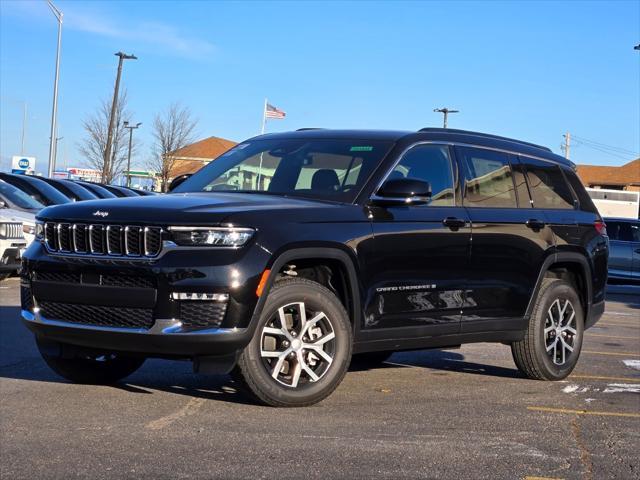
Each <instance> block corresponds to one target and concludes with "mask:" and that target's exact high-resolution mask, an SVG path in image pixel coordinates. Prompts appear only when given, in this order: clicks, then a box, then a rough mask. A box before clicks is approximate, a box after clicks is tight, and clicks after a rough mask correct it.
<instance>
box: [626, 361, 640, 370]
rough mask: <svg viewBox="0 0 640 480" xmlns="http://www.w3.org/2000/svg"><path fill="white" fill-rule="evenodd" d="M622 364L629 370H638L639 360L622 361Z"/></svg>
mask: <svg viewBox="0 0 640 480" xmlns="http://www.w3.org/2000/svg"><path fill="white" fill-rule="evenodd" d="M622 363H624V364H625V365H626V366H627V367H629V368H635V369H636V370H640V360H623V361H622Z"/></svg>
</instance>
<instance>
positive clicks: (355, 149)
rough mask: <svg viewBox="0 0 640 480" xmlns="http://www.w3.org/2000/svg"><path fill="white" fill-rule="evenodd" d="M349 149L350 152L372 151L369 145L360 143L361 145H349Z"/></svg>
mask: <svg viewBox="0 0 640 480" xmlns="http://www.w3.org/2000/svg"><path fill="white" fill-rule="evenodd" d="M349 151H350V152H372V151H373V147H372V146H369V145H361V146H356V147H351V148H350V149H349Z"/></svg>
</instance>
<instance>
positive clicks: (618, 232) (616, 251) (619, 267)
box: [606, 220, 640, 280]
mask: <svg viewBox="0 0 640 480" xmlns="http://www.w3.org/2000/svg"><path fill="white" fill-rule="evenodd" d="M606 224H607V235H608V236H609V278H611V279H615V280H631V279H632V278H633V277H634V273H636V272H637V275H638V278H640V270H637V269H638V268H640V265H638V263H637V258H638V257H636V258H634V256H636V255H638V256H640V252H639V253H636V252H635V251H634V250H637V249H640V239H639V240H638V241H637V242H636V243H635V245H634V242H633V236H632V229H631V225H632V224H631V222H626V221H623V220H606ZM635 233H636V234H638V228H637V226H636V228H635ZM634 260H636V261H635V262H634ZM634 267H635V268H634Z"/></svg>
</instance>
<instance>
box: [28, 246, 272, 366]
mask: <svg viewBox="0 0 640 480" xmlns="http://www.w3.org/2000/svg"><path fill="white" fill-rule="evenodd" d="M267 260H268V256H267V254H266V253H265V252H264V250H263V249H255V248H252V249H248V250H244V251H240V250H234V251H229V250H224V251H223V250H222V249H221V250H219V251H217V250H216V251H214V250H213V249H212V250H208V249H186V250H176V251H170V252H167V253H166V254H165V255H163V256H162V257H161V258H157V259H153V260H129V259H120V258H110V257H108V256H105V257H102V258H95V257H91V258H89V257H86V256H85V257H84V258H83V257H74V256H71V255H53V254H50V253H48V252H47V251H46V250H45V249H44V247H43V246H42V245H41V244H40V243H39V242H35V243H34V244H32V245H31V246H30V247H29V248H28V249H27V251H26V253H25V255H24V258H23V263H22V271H21V297H22V319H23V322H24V323H25V325H26V326H27V327H28V328H29V329H30V330H31V331H33V332H34V333H35V334H36V335H37V336H38V337H40V338H41V339H42V340H50V341H54V342H59V343H61V344H68V345H72V346H73V345H77V346H81V347H89V348H93V349H97V350H105V351H120V352H132V353H137V354H141V355H146V356H154V357H166V358H172V357H183V358H185V357H190V358H194V357H201V356H219V355H227V354H231V353H234V352H237V351H239V350H241V349H242V348H244V347H245V346H246V345H247V344H248V343H249V341H250V340H251V335H252V333H253V330H252V322H251V319H252V317H253V316H254V314H255V310H256V304H257V300H258V297H257V296H256V293H255V292H256V286H257V284H258V281H259V278H260V274H261V273H262V271H263V269H264V268H265V266H266V263H267ZM180 294H188V295H187V297H186V298H192V297H190V296H189V295H194V294H195V295H199V296H206V295H217V296H218V301H213V300H212V301H209V300H206V301H205V299H204V298H200V299H197V300H196V299H193V300H185V299H184V297H183V296H182V295H180ZM222 299H224V300H222Z"/></svg>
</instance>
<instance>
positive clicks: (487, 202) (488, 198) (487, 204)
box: [458, 147, 517, 208]
mask: <svg viewBox="0 0 640 480" xmlns="http://www.w3.org/2000/svg"><path fill="white" fill-rule="evenodd" d="M458 151H459V153H460V156H461V157H462V161H463V163H464V165H465V169H466V184H465V185H466V186H465V194H464V203H465V205H467V206H469V207H484V208H504V207H507V208H513V207H516V206H517V202H516V191H515V188H514V184H513V176H512V172H511V165H510V164H509V156H508V155H507V154H504V153H501V152H494V151H493V150H484V149H482V148H467V147H460V148H458Z"/></svg>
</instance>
